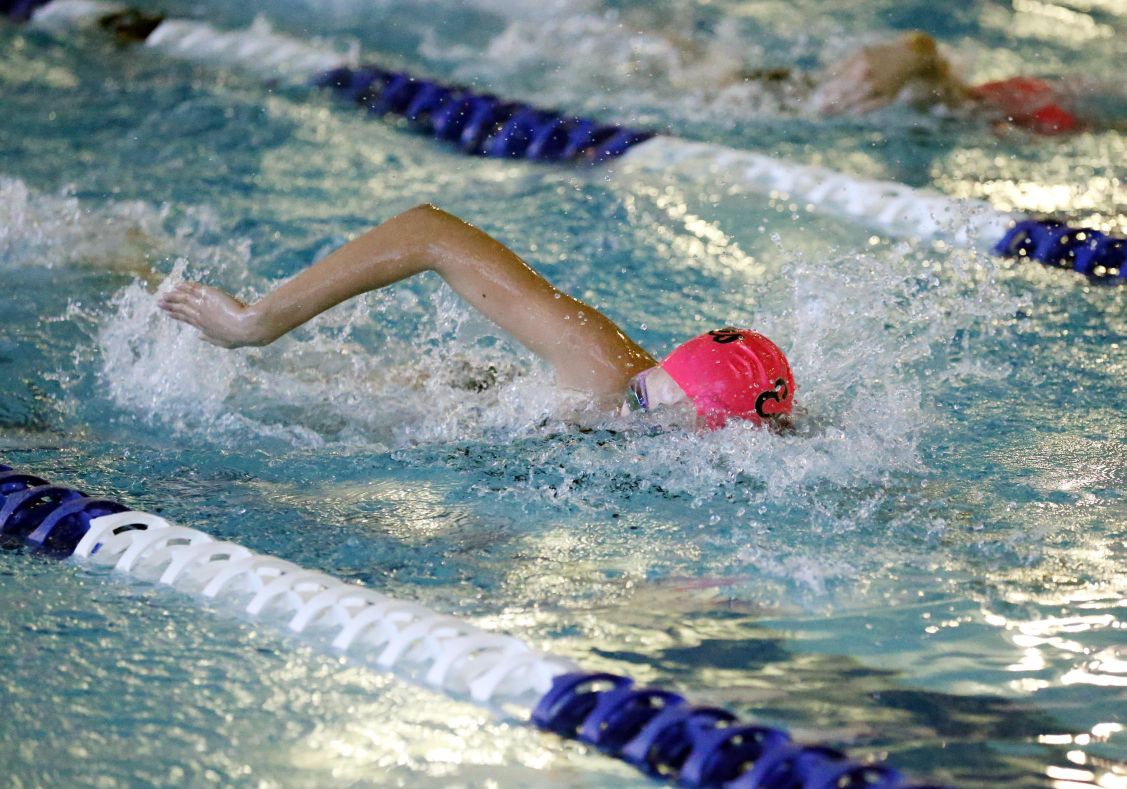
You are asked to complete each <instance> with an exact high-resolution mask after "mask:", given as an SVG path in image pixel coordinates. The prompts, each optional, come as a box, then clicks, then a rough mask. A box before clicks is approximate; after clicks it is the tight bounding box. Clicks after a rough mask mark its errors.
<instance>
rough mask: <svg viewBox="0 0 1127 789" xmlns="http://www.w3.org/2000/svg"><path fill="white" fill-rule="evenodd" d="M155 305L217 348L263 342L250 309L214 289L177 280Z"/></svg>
mask: <svg viewBox="0 0 1127 789" xmlns="http://www.w3.org/2000/svg"><path fill="white" fill-rule="evenodd" d="M158 306H159V307H160V308H161V309H162V310H164V311H165V312H167V313H168V314H169V315H171V316H172V317H173V318H175V319H176V320H178V321H182V322H184V323H187V324H188V325H189V326H195V327H196V328H197V329H199V330H200V334H202V335H203V339H204V340H205V341H206V342H209V343H211V344H212V345H218V346H219V347H220V348H241V347H243V346H246V345H266V344H267V343H268V342H270V340H271V339H272V338H268V337H266V336H265V335H264V334H263V333H262V332H261V331H260V330H259V327H258V321H257V320H256V316H255V315H254V312H253V310H252V309H251V308H250V307H248V306H247V305H246V304H244V303H243V302H241V301H239V300H238V299H236V298H235V297H234V296H230V295H228V294H226V293H224V292H223V291H221V290H219V289H218V288H213V287H211V286H209V285H201V284H199V283H198V282H181V283H179V284H177V285H176V286H175V287H174V288H172V290H170V291H169V292H168V293H166V294H165V295H164V296H163V297H162V298H161V300H160V302H159V304H158Z"/></svg>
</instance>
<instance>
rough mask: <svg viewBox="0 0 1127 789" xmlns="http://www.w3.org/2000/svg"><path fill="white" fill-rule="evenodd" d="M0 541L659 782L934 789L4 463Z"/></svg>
mask: <svg viewBox="0 0 1127 789" xmlns="http://www.w3.org/2000/svg"><path fill="white" fill-rule="evenodd" d="M0 541H3V542H6V543H13V542H18V543H23V544H25V545H27V546H30V547H31V548H33V549H36V550H39V551H42V552H44V553H46V554H49V555H51V556H54V557H56V558H59V559H73V560H75V561H77V562H79V563H82V564H85V565H88V566H97V567H104V568H112V569H113V570H114V571H116V572H118V573H121V574H124V575H128V576H132V577H135V578H138V579H144V580H147V581H149V582H155V583H159V584H163V585H166V586H169V587H172V588H173V589H175V590H177V591H179V592H182V593H186V594H190V595H195V596H197V597H198V598H201V599H203V600H209V601H210V600H222V601H224V602H226V603H227V604H228V606H229V607H231V608H232V609H234V610H237V611H239V612H240V613H241V614H244V615H246V616H251V617H259V618H262V619H264V620H266V621H267V622H273V623H275V624H278V625H279V626H280V627H282V628H283V629H285V630H288V631H289V632H291V633H295V634H304V635H305V636H306V637H307V638H309V639H311V640H313V641H315V642H319V643H320V644H321V646H322V647H325V646H326V645H327V646H328V648H331V649H332V650H335V651H337V652H340V653H345V654H348V655H350V656H351V657H353V658H360V659H363V660H365V661H366V662H367V663H369V664H371V665H374V666H376V667H378V668H381V669H385V670H394V671H396V672H397V673H398V674H400V675H402V676H405V677H407V678H410V679H413V680H416V681H420V682H422V683H425V684H426V685H429V686H430V687H433V688H436V689H438V690H442V691H445V692H446V693H449V694H451V695H454V696H458V697H468V698H469V699H470V700H472V701H474V702H477V703H480V704H487V705H490V706H492V707H503V708H504V709H505V710H506V712H508V713H509V714H511V715H514V716H516V717H518V719H523V720H526V721H527V722H530V723H532V724H533V725H534V726H536V727H537V728H540V729H542V730H544V731H550V732H554V733H556V734H558V735H560V736H562V737H566V738H568V739H573V740H578V741H579V742H583V743H586V744H588V745H590V746H592V747H594V748H596V749H598V750H599V751H601V752H603V753H605V754H607V755H608V756H613V757H615V758H618V759H621V760H623V761H625V762H627V763H629V764H631V765H633V766H635V767H636V768H638V769H639V770H641V771H642V772H644V773H646V774H647V775H649V776H652V777H654V778H656V779H660V780H665V781H670V782H676V783H677V784H678V785H680V786H690V787H715V786H723V787H726V788H727V789H862V788H863V787H867V788H868V789H939V788H937V787H928V786H925V785H922V784H910V783H909V782H908V780H907V779H906V778H905V776H904V775H903V774H902V773H901V772H900V771H898V770H896V769H894V768H892V767H890V766H888V765H884V764H867V763H861V762H857V761H854V760H851V759H850V758H849V757H848V756H846V755H845V754H844V753H842V752H841V751H839V750H836V749H833V748H829V747H826V746H821V745H806V746H804V745H799V744H796V743H795V742H793V741H792V739H791V737H790V735H789V734H787V732H785V731H783V730H782V729H777V728H773V727H769V726H762V725H758V724H754V723H749V722H745V721H741V720H740V719H739V718H738V717H737V716H736V715H734V714H732V713H731V712H728V711H727V710H724V709H720V708H717V707H699V706H695V705H693V704H690V703H689V702H688V701H686V699H685V698H684V697H683V696H681V695H680V694H677V693H673V692H671V691H668V690H663V689H660V688H649V687H638V686H636V685H635V683H634V680H633V679H631V678H630V677H626V676H621V675H618V674H609V673H606V672H588V671H582V670H581V669H579V668H578V667H577V666H576V665H575V664H574V663H573V662H572V661H570V660H568V659H566V658H561V657H557V656H554V655H550V654H548V653H546V652H542V651H539V650H536V649H533V648H532V647H530V646H529V645H528V644H526V643H525V642H523V641H521V640H519V639H517V638H514V637H512V636H509V635H504V634H499V633H491V632H487V631H484V630H481V629H479V628H477V627H474V626H473V625H471V624H469V623H467V622H463V621H462V620H460V619H457V618H455V617H452V616H447V615H444V614H440V613H437V612H435V611H432V610H430V609H428V608H426V607H424V606H422V605H419V604H418V603H414V602H410V601H404V600H398V599H395V598H392V597H388V596H387V595H383V594H381V593H379V592H376V591H374V590H372V589H368V588H366V587H363V586H359V585H357V584H350V583H345V582H344V581H341V580H339V579H337V578H334V577H333V576H331V575H328V574H326V573H323V572H319V571H316V570H308V569H305V568H303V567H301V566H299V565H296V564H294V563H292V562H289V561H286V560H285V559H280V558H277V557H274V556H268V555H265V554H260V553H256V552H254V551H252V550H250V549H248V548H245V547H243V546H241V545H238V544H237V543H233V542H227V541H221V540H216V539H214V538H213V537H211V536H210V535H208V534H206V533H204V532H202V531H198V530H196V529H191V528H188V527H185V526H177V525H175V524H172V523H170V522H169V521H167V520H166V519H164V518H162V517H160V516H159V515H153V514H152V513H148V512H140V511H135V510H132V509H130V508H129V507H127V506H126V505H124V504H122V503H120V502H118V501H115V500H113V499H108V498H101V497H97V496H90V495H88V494H86V493H83V492H82V491H80V490H77V489H75V488H70V487H66V486H62V485H56V484H52V483H51V482H48V481H47V480H45V479H43V478H41V477H38V476H36V475H34V474H29V473H26V472H21V471H16V470H14V469H12V468H11V467H10V466H7V465H0Z"/></svg>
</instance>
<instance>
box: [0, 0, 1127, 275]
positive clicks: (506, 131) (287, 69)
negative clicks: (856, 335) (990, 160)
mask: <svg viewBox="0 0 1127 789" xmlns="http://www.w3.org/2000/svg"><path fill="white" fill-rule="evenodd" d="M0 11H2V12H3V13H5V14H6V15H7V16H8V17H9V18H10V19H12V20H14V21H30V22H31V24H33V25H34V26H36V27H39V28H43V29H45V30H49V31H53V32H56V33H63V32H66V31H67V30H70V29H74V28H83V27H92V26H99V27H102V28H104V29H107V30H109V31H110V32H112V33H113V34H114V35H115V36H116V37H117V38H118V39H119V40H121V41H125V42H130V43H139V44H142V45H143V46H144V47H146V48H148V49H152V50H155V51H158V52H161V53H162V54H164V55H167V56H170V57H175V58H179V59H186V60H192V61H196V62H202V63H206V64H210V65H221V66H233V67H238V68H240V69H243V70H247V71H249V72H252V73H257V74H259V75H261V76H263V77H264V78H267V79H272V80H273V79H282V80H290V81H297V82H301V83H306V84H312V85H315V86H319V87H322V88H326V89H329V90H332V91H333V92H334V93H336V94H337V95H339V96H340V97H342V98H343V99H345V100H347V101H350V102H352V103H354V104H357V105H359V106H361V107H363V108H365V110H366V111H367V112H368V113H370V114H371V115H373V116H376V117H388V116H390V117H395V118H399V119H401V120H402V121H403V122H404V123H405V124H406V125H407V126H408V127H409V128H411V129H413V130H415V131H416V132H419V133H422V134H426V135H428V136H431V137H433V138H435V139H438V140H442V141H445V142H446V143H449V144H452V145H454V146H455V147H456V148H458V149H459V150H461V151H462V152H464V153H467V154H470V155H475V156H488V157H496V158H509V159H527V160H531V161H538V162H548V163H582V162H586V163H589V164H599V163H605V162H609V161H611V160H616V159H620V160H621V161H622V162H623V164H624V165H625V166H626V168H628V169H630V170H633V171H637V172H651V173H658V174H661V175H668V174H670V173H677V174H678V175H680V176H682V177H685V178H691V179H694V180H698V181H702V180H707V181H709V182H713V183H714V182H717V181H721V182H724V183H727V184H730V185H737V184H738V185H739V186H741V187H743V188H745V189H748V190H751V191H756V192H758V193H761V194H766V195H769V196H772V197H776V198H778V199H781V200H786V201H790V200H793V201H795V202H801V203H802V204H803V205H810V206H814V207H815V208H817V209H819V210H821V211H825V212H828V213H832V214H837V215H840V216H844V217H849V218H851V219H852V220H854V221H856V222H858V223H861V224H863V225H865V226H868V227H870V228H873V229H875V230H877V231H880V232H882V233H884V234H886V235H889V236H891V237H895V238H905V239H911V240H916V241H944V242H946V243H948V244H951V245H953V246H957V247H963V248H970V249H977V250H980V251H983V252H992V253H994V254H998V255H1001V256H1003V257H1007V258H1012V259H1016V260H1033V261H1037V262H1039V263H1043V264H1044V265H1046V266H1049V267H1052V268H1061V269H1069V270H1072V271H1075V272H1077V273H1080V274H1083V275H1084V276H1085V277H1087V278H1088V280H1089V281H1091V282H1093V283H1095V284H1104V285H1121V284H1123V283H1124V282H1127V243H1125V240H1124V239H1123V238H1122V237H1117V236H1109V235H1107V234H1105V233H1103V232H1101V231H1099V230H1095V229H1092V228H1085V227H1070V226H1067V225H1066V224H1064V223H1062V222H1061V221H1059V220H1056V219H1051V218H1050V219H1039V218H1033V217H1028V216H1024V215H1020V214H1011V213H1006V212H1003V211H998V210H997V209H995V208H993V207H992V206H991V205H990V204H989V203H987V202H985V201H982V200H970V199H959V198H952V197H949V196H947V195H944V194H942V193H939V192H936V191H934V190H928V189H917V188H914V187H910V186H907V185H905V184H900V183H896V182H893V181H879V180H869V179H863V178H856V177H853V176H849V175H845V174H843V173H838V172H835V171H833V170H829V169H827V168H822V167H813V166H808V165H800V164H795V163H792V162H787V161H785V160H782V159H776V158H772V157H769V156H765V155H763V154H757V153H753V152H749V151H739V150H735V149H732V148H729V147H726V146H723V145H718V144H713V143H699V142H691V141H688V140H680V139H677V138H674V137H671V136H667V135H660V134H657V133H655V132H653V131H649V130H644V129H634V128H631V127H627V126H622V125H618V124H606V123H599V122H597V121H595V120H592V119H589V118H583V117H579V116H574V115H570V114H568V113H564V112H559V111H556V110H549V109H542V108H539V107H536V106H533V105H531V104H527V103H525V102H518V101H506V100H504V99H502V98H500V97H498V96H495V95H493V94H491V93H483V92H480V91H478V90H476V89H473V88H470V87H467V86H464V85H447V84H443V83H441V82H438V81H435V80H429V79H423V78H419V77H416V76H413V75H411V74H409V73H407V72H404V71H396V70H388V69H385V68H383V67H381V66H379V65H357V64H356V63H355V61H356V59H357V54H356V53H355V52H352V53H340V52H337V51H334V50H333V48H332V46H330V45H329V44H319V43H315V44H307V43H305V42H301V41H297V40H295V39H293V38H291V37H288V36H285V35H281V34H278V33H275V32H274V31H273V30H272V29H271V28H270V26H269V25H268V24H267V23H266V22H265V21H263V20H261V19H259V20H257V21H256V22H255V23H254V24H253V25H251V26H250V27H249V28H247V29H245V30H233V31H224V30H219V29H217V28H215V27H213V26H211V25H208V24H207V23H204V22H196V21H191V20H179V19H166V18H163V17H161V16H159V15H154V14H146V13H145V12H141V11H137V10H133V9H130V8H128V7H127V6H124V5H121V4H119V3H114V2H107V1H106V0H0Z"/></svg>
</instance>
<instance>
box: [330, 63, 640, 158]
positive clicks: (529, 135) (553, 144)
mask: <svg viewBox="0 0 1127 789" xmlns="http://www.w3.org/2000/svg"><path fill="white" fill-rule="evenodd" d="M313 84H314V85H316V86H318V87H322V88H331V89H332V90H333V91H334V92H336V93H337V94H338V95H340V96H342V97H344V98H345V99H347V100H349V101H352V102H355V103H356V104H359V105H361V106H363V107H366V108H367V109H368V111H369V112H370V113H372V114H373V115H396V116H399V117H401V118H404V119H405V120H406V121H407V123H408V124H409V125H410V126H411V128H413V129H415V130H416V131H419V132H421V133H423V134H427V135H429V136H431V137H434V138H435V139H438V140H445V141H447V142H451V143H453V144H454V145H456V146H457V147H458V148H460V149H461V150H462V151H463V152H465V153H467V154H471V155H475V156H488V157H494V158H501V159H529V160H532V161H541V162H577V161H586V162H590V163H597V162H604V161H607V160H608V159H613V158H616V157H619V156H622V155H623V154H624V153H626V151H628V150H630V148H632V147H633V146H635V145H637V144H639V143H642V142H645V141H646V140H648V139H650V138H652V137H654V136H655V133H654V132H651V131H642V130H638V129H630V128H627V127H625V126H619V125H616V124H598V123H596V122H595V121H592V120H589V119H586V118H579V117H574V116H567V115H565V114H564V113H561V112H555V111H553V110H544V109H540V108H537V107H533V106H531V105H529V104H524V103H522V102H513V101H505V100H504V99H501V98H499V97H497V96H494V95H493V94H491V93H478V92H475V91H473V90H472V89H470V88H467V87H464V86H461V85H442V84H440V83H438V82H434V81H431V80H426V79H419V78H417V77H414V76H412V75H410V74H407V73H405V72H402V71H386V70H384V69H382V68H381V67H379V66H376V65H368V66H362V67H360V68H355V69H354V68H347V67H344V66H341V67H339V68H334V69H332V70H330V71H327V72H325V73H324V74H320V75H318V76H317V77H315V78H314V80H313Z"/></svg>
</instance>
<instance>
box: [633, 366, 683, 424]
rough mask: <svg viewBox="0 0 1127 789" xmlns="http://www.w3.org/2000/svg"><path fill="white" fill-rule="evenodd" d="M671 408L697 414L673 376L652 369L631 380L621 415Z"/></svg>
mask: <svg viewBox="0 0 1127 789" xmlns="http://www.w3.org/2000/svg"><path fill="white" fill-rule="evenodd" d="M671 406H678V407H681V408H685V409H686V410H690V409H691V410H692V411H693V413H695V409H692V403H691V402H690V401H689V396H688V395H687V394H685V392H684V390H683V389H681V387H680V386H678V385H677V382H676V381H674V380H673V376H671V375H670V374H669V373H667V372H665V370H663V369H661V368H660V367H651V368H650V369H648V370H643V371H642V372H640V373H638V374H637V375H635V376H634V377H633V378H631V379H630V385H629V386H628V387H627V390H626V401H625V402H624V403H623V404H622V408H621V409H620V413H621V414H622V415H623V416H625V415H626V414H629V413H630V412H631V411H653V410H655V409H658V408H662V409H667V408H669V407H671Z"/></svg>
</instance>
